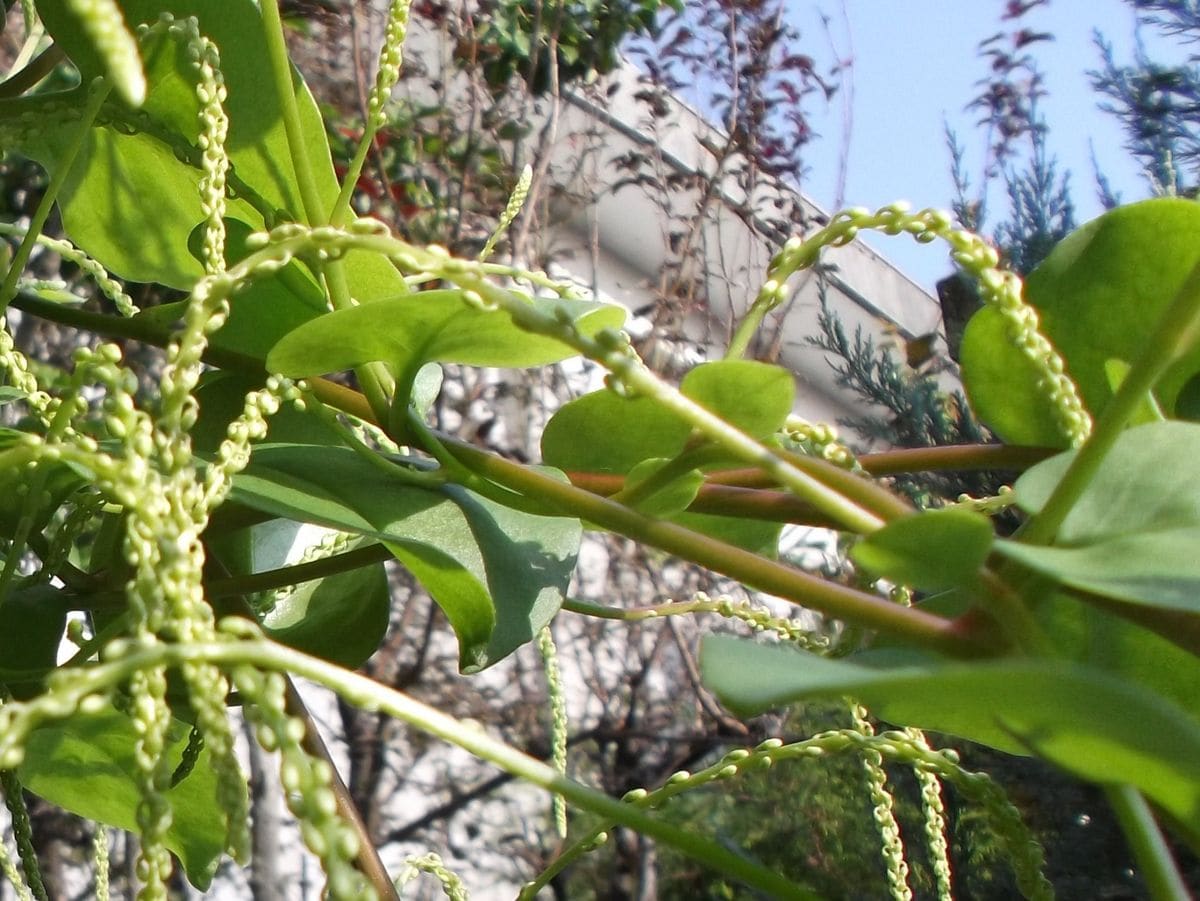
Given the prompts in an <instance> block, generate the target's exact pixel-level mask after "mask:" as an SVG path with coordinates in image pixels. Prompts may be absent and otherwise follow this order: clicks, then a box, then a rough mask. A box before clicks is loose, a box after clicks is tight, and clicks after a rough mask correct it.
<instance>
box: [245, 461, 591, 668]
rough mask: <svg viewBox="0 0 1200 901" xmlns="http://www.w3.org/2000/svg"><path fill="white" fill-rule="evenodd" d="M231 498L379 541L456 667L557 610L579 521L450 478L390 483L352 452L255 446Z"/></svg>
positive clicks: (498, 654)
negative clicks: (411, 579) (422, 603)
mask: <svg viewBox="0 0 1200 901" xmlns="http://www.w3.org/2000/svg"><path fill="white" fill-rule="evenodd" d="M233 496H234V499H235V500H237V501H239V502H241V503H245V504H247V505H249V506H252V507H255V508H257V509H260V510H263V511H265V512H268V513H271V514H272V515H275V516H282V517H286V518H289V519H296V520H301V521H307V522H315V523H318V524H321V525H325V526H329V527H330V528H336V529H342V530H344V531H349V532H355V533H357V534H360V535H365V536H368V537H372V538H376V539H379V540H382V541H384V542H385V543H386V544H387V546H388V547H389V548H390V549H391V550H392V552H393V553H394V554H395V555H396V558H397V559H398V560H400V561H401V562H402V563H404V564H405V566H407V567H408V568H409V569H411V570H412V572H413V574H414V575H415V576H416V577H417V579H418V580H420V582H421V583H422V585H424V586H425V588H426V589H427V590H428V591H429V592H430V594H431V595H432V596H433V598H434V600H435V601H437V603H438V605H439V606H441V608H442V609H443V611H445V613H446V616H447V618H448V619H449V620H450V623H451V625H452V626H453V627H454V630H455V633H456V634H457V636H458V639H459V653H460V665H461V667H462V669H463V671H464V672H474V671H476V670H479V669H482V668H483V667H485V666H490V665H491V664H492V663H495V662H496V661H497V660H499V659H501V658H502V657H504V656H506V655H507V654H509V653H511V652H512V651H513V650H515V649H516V648H517V647H519V646H520V645H521V644H524V643H525V642H527V641H529V640H530V639H532V638H533V637H534V636H535V635H536V634H537V633H538V631H539V630H540V629H541V628H542V627H543V626H544V625H546V624H547V623H548V622H549V621H550V620H551V619H552V618H553V617H554V615H555V613H557V612H558V608H559V606H560V605H561V603H562V597H563V594H564V593H565V591H566V589H567V585H568V583H569V582H570V578H571V574H572V572H573V571H574V567H575V556H576V554H577V553H578V550H579V541H580V538H581V535H582V527H581V526H580V524H579V522H578V521H577V520H572V519H567V518H550V517H542V516H533V515H531V514H528V513H522V512H519V511H515V510H510V509H508V508H506V507H502V506H500V505H498V504H496V503H494V502H492V501H489V500H487V499H485V498H482V497H479V496H478V495H475V494H473V493H472V492H469V491H467V490H466V489H463V488H460V487H458V486H455V485H446V486H443V487H442V488H441V489H440V490H438V491H436V492H435V491H430V490H427V489H424V488H419V487H414V486H411V485H406V484H404V483H403V482H401V481H399V480H396V481H390V480H388V478H387V477H386V475H385V474H383V473H382V472H380V470H378V469H377V468H375V467H374V466H372V465H371V464H370V463H368V462H366V461H365V460H363V459H362V458H361V457H359V456H358V455H357V454H355V453H354V452H353V451H351V450H349V449H347V448H338V447H313V446H304V445H265V446H261V447H259V448H257V449H256V450H255V453H254V457H253V459H252V461H251V464H250V466H249V467H248V468H247V469H246V471H245V472H244V473H242V474H241V475H239V476H237V477H236V478H235V479H234V491H233Z"/></svg>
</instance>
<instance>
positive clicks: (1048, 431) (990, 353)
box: [959, 307, 1067, 447]
mask: <svg viewBox="0 0 1200 901" xmlns="http://www.w3.org/2000/svg"><path fill="white" fill-rule="evenodd" d="M959 360H960V361H961V364H962V373H963V387H964V388H966V391H967V397H968V399H969V400H970V401H971V409H972V410H974V411H975V412H976V414H977V415H978V416H979V418H980V419H982V420H983V421H984V422H986V423H987V426H988V428H989V429H991V430H992V431H993V432H995V433H996V434H997V435H998V436H999V437H1000V438H1002V439H1003V440H1004V441H1005V442H1007V443H1009V444H1027V445H1032V446H1035V447H1066V446H1067V437H1066V436H1065V435H1064V434H1063V431H1062V428H1061V427H1060V426H1059V424H1058V415H1057V414H1056V413H1055V410H1054V405H1053V404H1051V403H1050V401H1049V399H1047V397H1046V392H1045V391H1044V390H1042V389H1041V388H1039V387H1038V379H1039V375H1038V373H1037V371H1036V370H1034V368H1033V367H1032V366H1031V365H1030V364H1029V361H1028V360H1026V359H1025V357H1024V356H1023V355H1022V354H1021V353H1020V351H1018V350H1017V349H1016V348H1015V347H1013V346H1012V339H1010V338H1009V336H1008V325H1007V323H1006V322H1005V320H1004V317H1003V316H1002V315H1001V313H1000V311H999V310H997V309H996V308H995V307H984V308H982V309H981V310H979V311H977V312H976V313H975V315H974V316H972V317H971V319H970V321H969V322H967V327H966V329H965V330H964V331H963V338H962V344H961V345H960V349H959Z"/></svg>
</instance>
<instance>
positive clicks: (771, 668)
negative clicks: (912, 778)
mask: <svg viewBox="0 0 1200 901" xmlns="http://www.w3.org/2000/svg"><path fill="white" fill-rule="evenodd" d="M700 663H701V671H702V673H703V675H704V683H705V685H707V686H708V687H709V688H710V689H712V690H713V691H715V692H716V693H717V695H718V696H719V697H720V698H721V699H722V701H723V702H724V703H726V704H728V705H729V706H730V707H731V708H733V709H734V710H736V711H738V712H740V713H744V714H748V713H752V712H757V711H762V710H766V709H768V708H771V707H776V706H779V705H782V704H790V703H794V702H796V701H799V700H802V699H807V698H816V697H842V696H845V695H850V696H852V697H854V698H856V699H858V700H860V701H861V702H863V703H864V704H866V705H868V706H869V707H871V708H872V709H874V710H876V712H877V713H878V714H879V715H880V716H882V717H884V718H885V719H887V720H888V721H890V722H893V723H897V724H903V725H906V726H916V727H919V728H922V729H928V730H930V731H936V732H945V733H949V734H952V735H958V736H961V737H963V738H968V739H971V740H972V741H977V742H981V743H983V744H988V745H991V746H993V747H996V748H1000V749H1002V750H1006V751H1009V752H1011V753H1016V754H1027V753H1030V752H1036V753H1037V754H1038V755H1040V756H1042V757H1044V758H1046V759H1048V760H1050V761H1052V762H1054V763H1056V764H1058V765H1059V766H1061V767H1063V768H1064V769H1066V770H1068V771H1070V772H1072V773H1074V774H1076V775H1077V776H1079V777H1081V778H1084V779H1089V780H1091V781H1094V782H1105V783H1107V782H1127V783H1129V784H1131V785H1134V786H1136V787H1137V788H1139V789H1140V790H1141V791H1142V792H1143V793H1145V795H1146V796H1147V797H1148V798H1150V799H1151V800H1153V801H1154V802H1155V803H1157V804H1158V805H1160V806H1161V807H1162V808H1163V809H1164V810H1166V811H1167V812H1168V813H1170V814H1171V815H1172V816H1174V817H1175V818H1176V819H1178V820H1179V821H1180V822H1181V823H1183V824H1184V825H1185V826H1186V827H1187V828H1188V830H1189V831H1190V832H1191V833H1192V834H1197V833H1200V723H1197V721H1196V720H1195V719H1194V718H1193V716H1191V715H1190V714H1189V713H1187V712H1185V711H1184V710H1183V709H1182V708H1180V707H1178V706H1177V705H1175V704H1173V703H1171V702H1170V701H1168V700H1166V699H1165V698H1163V697H1161V696H1160V695H1157V694H1155V693H1153V692H1151V691H1149V690H1147V689H1145V688H1143V687H1141V686H1139V685H1137V684H1134V683H1130V682H1128V681H1125V680H1120V679H1116V678H1113V677H1112V676H1110V675H1108V674H1107V673H1105V672H1103V671H1101V670H1098V669H1094V668H1092V667H1087V666H1081V665H1079V664H1074V663H1069V662H1066V661H1061V660H1006V661H996V662H986V663H977V664H959V663H946V662H943V661H936V660H930V661H925V662H918V663H914V664H911V665H907V666H898V667H890V668H871V667H867V666H861V665H857V664H854V663H851V662H847V661H834V660H829V659H825V658H822V657H818V656H815V655H813V654H808V653H806V652H802V651H793V650H791V649H790V648H785V647H779V646H775V647H770V646H766V645H761V644H756V643H754V642H751V641H745V640H738V639H733V638H728V637H725V636H709V637H707V638H706V639H705V640H704V644H703V647H702V653H701V658H700Z"/></svg>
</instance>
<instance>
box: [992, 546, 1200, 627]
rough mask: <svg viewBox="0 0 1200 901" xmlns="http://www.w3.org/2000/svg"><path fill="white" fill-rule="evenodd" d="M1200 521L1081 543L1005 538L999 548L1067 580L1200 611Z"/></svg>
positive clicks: (1119, 596) (1130, 597)
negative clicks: (1059, 544) (1043, 543)
mask: <svg viewBox="0 0 1200 901" xmlns="http://www.w3.org/2000/svg"><path fill="white" fill-rule="evenodd" d="M1198 548H1200V526H1193V527H1191V528H1183V529H1171V530H1167V531H1162V532H1145V533H1141V534H1136V535H1119V536H1115V537H1112V538H1108V539H1104V540H1101V541H1097V542H1095V543H1093V544H1087V545H1084V546H1081V547H1044V546H1037V545H1029V544H1020V543H1019V542H1016V541H1000V542H998V543H997V546H996V549H997V550H998V551H999V552H1000V553H1002V554H1003V555H1004V556H1006V557H1008V558H1009V559H1011V560H1016V561H1017V562H1018V563H1021V564H1023V565H1025V566H1027V567H1029V568H1030V569H1032V570H1034V571H1035V572H1039V573H1041V574H1042V575H1045V576H1049V577H1050V578H1052V579H1054V580H1055V581H1056V582H1061V583H1062V584H1063V585H1070V586H1071V587H1073V588H1079V589H1082V590H1083V591H1090V592H1092V593H1094V594H1098V595H1102V596H1103V597H1108V598H1113V599H1115V600H1119V601H1129V602H1133V603H1139V604H1150V605H1152V606H1157V607H1170V608H1172V609H1175V610H1187V611H1190V612H1193V613H1200V553H1197V549H1198Z"/></svg>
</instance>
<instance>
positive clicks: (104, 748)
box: [18, 707, 225, 891]
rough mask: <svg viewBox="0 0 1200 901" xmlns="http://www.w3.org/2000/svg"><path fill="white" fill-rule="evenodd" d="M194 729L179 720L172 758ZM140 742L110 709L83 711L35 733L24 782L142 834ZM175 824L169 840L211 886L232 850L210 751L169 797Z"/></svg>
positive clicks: (193, 875)
mask: <svg viewBox="0 0 1200 901" xmlns="http://www.w3.org/2000/svg"><path fill="white" fill-rule="evenodd" d="M188 731H189V729H188V727H186V726H184V725H183V724H181V723H178V722H176V723H175V724H174V729H173V730H172V740H171V741H170V743H169V744H168V745H167V748H166V751H165V753H166V754H167V755H168V756H169V757H171V758H172V759H175V760H178V759H180V757H181V756H182V754H183V749H184V747H185V746H186V745H187V735H188ZM137 738H138V733H137V730H136V729H135V728H134V725H133V721H132V720H131V719H130V718H129V717H128V716H126V715H125V714H123V713H119V712H117V711H116V710H114V709H113V708H111V707H107V708H105V709H103V710H101V711H100V712H98V713H86V714H85V713H82V712H79V711H76V712H75V713H73V714H72V715H71V717H70V718H69V719H65V720H61V721H59V722H55V723H51V724H48V725H45V726H41V727H40V728H38V729H36V730H34V731H33V733H32V734H31V735H30V736H29V740H28V741H27V742H26V745H25V759H24V762H23V763H22V764H21V766H20V768H19V769H18V775H19V776H20V778H21V782H22V783H23V784H24V785H25V787H26V788H28V789H29V790H30V791H31V792H33V793H34V794H35V795H38V796H40V797H42V798H45V799H46V800H47V801H50V802H51V803H53V804H56V805H58V806H59V807H62V808H64V809H66V810H69V811H71V812H72V813H75V814H78V815H79V816H82V817H86V818H87V819H89V820H95V821H97V822H100V823H104V824H106V825H109V826H115V827H116V828H118V829H125V830H128V831H129V832H137V829H138V824H137V808H138V805H139V804H140V803H141V800H142V797H141V792H140V791H139V789H138V785H137V782H136V781H135V778H134V774H135V773H136V772H137V765H136V763H135V760H134V747H135V745H136V742H137ZM166 797H167V800H168V801H169V802H170V804H171V811H172V821H171V826H170V828H169V829H168V830H167V834H166V837H165V842H166V845H167V847H168V848H169V849H170V850H171V851H172V852H174V853H175V855H176V856H177V857H178V858H179V860H180V862H181V863H182V864H183V868H184V870H185V871H186V872H187V877H188V880H189V881H190V882H191V883H192V885H194V886H196V888H198V889H200V890H202V891H203V890H204V889H207V888H208V887H209V884H210V883H211V882H212V878H213V875H214V874H215V873H216V870H217V864H218V863H219V862H220V859H221V855H222V854H223V853H224V849H225V820H224V816H223V814H222V812H221V808H220V807H219V806H218V804H217V780H216V774H215V773H214V771H213V768H212V764H211V760H210V755H209V753H208V751H202V752H201V753H200V758H199V760H198V761H197V762H196V766H195V768H194V769H193V770H192V772H191V773H190V774H189V775H188V777H187V778H186V779H184V780H183V781H182V782H180V783H179V784H178V785H176V786H175V787H174V788H171V789H169V790H168V791H167V793H166Z"/></svg>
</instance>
